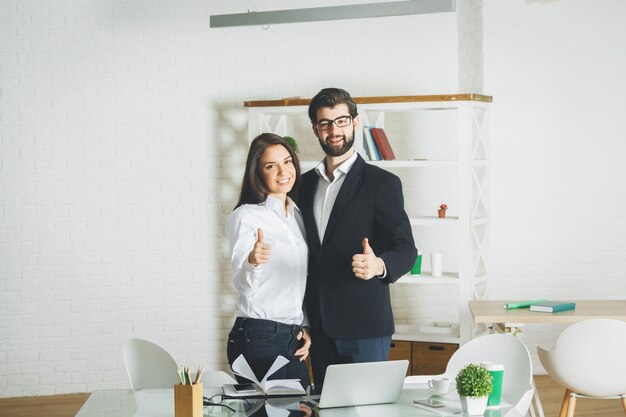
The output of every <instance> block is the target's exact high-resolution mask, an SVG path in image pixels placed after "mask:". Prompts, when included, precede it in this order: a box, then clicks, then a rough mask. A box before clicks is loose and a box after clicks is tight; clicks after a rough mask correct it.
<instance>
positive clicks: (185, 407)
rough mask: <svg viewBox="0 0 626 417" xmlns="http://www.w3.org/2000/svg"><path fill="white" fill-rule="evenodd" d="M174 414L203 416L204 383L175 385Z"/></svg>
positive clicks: (178, 415) (180, 416) (187, 416)
mask: <svg viewBox="0 0 626 417" xmlns="http://www.w3.org/2000/svg"><path fill="white" fill-rule="evenodd" d="M174 416H175V417H202V384H201V383H198V384H193V385H182V384H176V385H174Z"/></svg>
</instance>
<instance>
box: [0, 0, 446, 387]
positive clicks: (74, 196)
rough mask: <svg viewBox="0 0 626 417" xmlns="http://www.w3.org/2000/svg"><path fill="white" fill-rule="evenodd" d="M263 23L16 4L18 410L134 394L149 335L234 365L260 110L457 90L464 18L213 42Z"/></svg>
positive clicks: (10, 46)
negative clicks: (228, 227) (338, 95)
mask: <svg viewBox="0 0 626 417" xmlns="http://www.w3.org/2000/svg"><path fill="white" fill-rule="evenodd" d="M272 3H274V4H269V3H267V2H265V3H264V4H263V7H266V8H268V9H270V8H272V7H279V4H278V3H279V2H272ZM308 6H309V5H308V4H304V3H303V4H301V5H300V7H308ZM245 8H246V4H244V3H243V2H239V3H238V4H236V3H233V2H226V3H225V5H224V6H221V5H219V6H218V5H217V3H216V2H213V5H211V4H205V3H202V2H189V1H184V2H183V1H180V2H179V1H169V2H157V3H155V2H152V1H139V2H136V1H133V2H128V1H115V2H109V1H81V2H80V5H79V4H77V3H76V2H75V1H70V0H61V1H59V0H57V1H47V0H39V1H24V0H7V1H2V2H0V397H7V396H21V395H42V394H55V393H66V392H82V391H91V390H94V389H100V388H117V387H128V382H127V378H126V375H125V370H124V368H123V363H122V358H121V346H122V343H123V341H124V340H126V339H127V338H129V337H133V336H134V337H142V338H147V339H150V340H153V341H155V342H157V343H159V344H161V345H162V346H164V347H165V348H166V349H167V350H168V351H170V352H171V353H172V354H173V356H174V357H175V358H176V359H177V360H178V361H179V362H181V363H187V364H194V363H205V364H206V365H207V366H208V367H210V368H223V366H224V362H225V354H224V349H223V346H224V345H225V336H226V333H227V330H228V328H229V327H230V325H231V322H232V317H233V314H234V302H235V300H234V297H233V291H232V289H231V286H230V278H229V275H228V263H227V255H226V251H225V245H224V234H223V223H224V220H225V218H226V216H227V213H228V212H229V211H230V210H231V208H232V206H233V204H234V202H235V200H236V197H237V189H238V187H239V182H240V177H241V174H242V169H243V161H244V158H245V153H246V151H247V141H248V138H247V128H246V124H245V121H246V117H245V116H246V115H245V112H242V102H243V101H244V100H247V99H261V98H276V97H282V96H294V95H307V96H311V95H312V94H314V93H315V92H316V91H317V90H318V89H319V88H321V87H323V86H328V85H338V86H343V87H344V88H347V89H348V90H350V91H351V92H352V93H353V94H354V95H376V94H378V95H383V94H419V93H429V92H430V93H434V92H451V91H453V90H454V89H455V88H456V87H455V86H456V72H455V68H456V53H455V49H456V41H455V36H456V35H455V31H456V29H455V22H456V18H455V15H454V14H446V15H434V16H410V17H398V18H383V19H367V20H354V21H343V22H320V23H310V24H298V25H279V26H274V27H271V28H269V29H268V30H262V29H261V28H259V27H250V28H248V27H245V28H232V29H210V28H209V16H210V15H212V14H222V13H229V12H236V11H242V10H245ZM392 29H393V31H392ZM338 33H340V34H341V36H337V34H338ZM396 34H397V35H396ZM433 35H436V36H435V39H436V41H435V42H433ZM399 39H410V40H411V42H409V43H406V42H402V44H401V45H402V47H401V48H391V47H390V46H392V45H396V44H398V40H399ZM433 56H436V59H433ZM355 58H356V62H354V61H355ZM242 115H243V118H242V117H241V116H242ZM311 140H313V139H312V138H311Z"/></svg>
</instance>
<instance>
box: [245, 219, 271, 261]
mask: <svg viewBox="0 0 626 417" xmlns="http://www.w3.org/2000/svg"><path fill="white" fill-rule="evenodd" d="M271 252H272V245H270V244H269V243H264V242H263V230H262V229H261V228H260V227H259V228H258V229H257V239H256V242H254V247H253V248H252V252H250V255H248V262H249V263H250V265H252V266H259V265H261V264H264V263H267V262H268V261H269V260H270V253H271Z"/></svg>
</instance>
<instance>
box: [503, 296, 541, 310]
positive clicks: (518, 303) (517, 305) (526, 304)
mask: <svg viewBox="0 0 626 417" xmlns="http://www.w3.org/2000/svg"><path fill="white" fill-rule="evenodd" d="M544 301H548V300H547V299H545V298H542V299H541V300H532V301H513V302H510V303H506V304H504V308H506V309H507V310H511V309H514V308H526V307H530V306H531V305H533V304H538V303H543V302H544Z"/></svg>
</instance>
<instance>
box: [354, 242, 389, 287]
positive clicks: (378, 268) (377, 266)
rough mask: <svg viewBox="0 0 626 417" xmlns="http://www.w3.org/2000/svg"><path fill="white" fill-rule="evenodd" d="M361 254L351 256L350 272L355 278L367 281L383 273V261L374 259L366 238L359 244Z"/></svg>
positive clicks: (374, 255) (374, 256)
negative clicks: (361, 250)
mask: <svg viewBox="0 0 626 417" xmlns="http://www.w3.org/2000/svg"><path fill="white" fill-rule="evenodd" d="M361 243H362V245H363V253H357V254H356V255H353V256H352V272H354V275H355V276H356V277H357V278H360V279H363V280H368V279H372V278H373V277H375V276H377V275H382V274H383V273H384V272H385V268H384V263H383V260H382V259H380V258H377V257H376V254H375V253H374V250H373V249H372V247H371V246H370V243H369V240H368V239H367V238H364V239H363V242H361Z"/></svg>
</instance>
